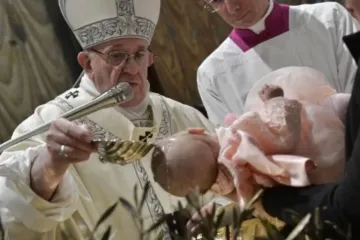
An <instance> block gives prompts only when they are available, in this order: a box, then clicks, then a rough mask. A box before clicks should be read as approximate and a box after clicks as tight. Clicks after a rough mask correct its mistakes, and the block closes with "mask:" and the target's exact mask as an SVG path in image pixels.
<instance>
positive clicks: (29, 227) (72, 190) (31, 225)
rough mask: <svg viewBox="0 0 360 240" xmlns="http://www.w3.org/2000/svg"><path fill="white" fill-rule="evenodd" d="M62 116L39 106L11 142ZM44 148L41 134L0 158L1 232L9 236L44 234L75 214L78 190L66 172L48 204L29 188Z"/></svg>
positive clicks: (51, 106)
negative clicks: (32, 172)
mask: <svg viewBox="0 0 360 240" xmlns="http://www.w3.org/2000/svg"><path fill="white" fill-rule="evenodd" d="M62 113H63V111H62V110H61V108H59V107H57V106H56V105H54V104H50V103H48V104H45V105H42V106H39V107H38V108H36V110H35V112H34V114H33V115H32V116H30V117H29V118H27V119H26V120H25V121H24V122H22V123H21V124H20V125H19V126H18V127H17V128H16V129H15V131H14V133H13V136H12V138H15V137H17V136H19V135H22V134H23V133H25V132H28V131H30V130H33V129H34V128H36V127H37V126H39V125H40V124H43V123H45V122H48V121H50V120H53V119H55V118H57V117H58V116H59V115H60V114H62ZM44 146H45V141H44V134H41V135H38V136H36V137H34V138H31V139H29V140H26V141H23V142H21V143H19V144H16V145H14V146H13V147H11V148H8V149H7V150H6V151H5V152H3V153H2V154H1V156H0V202H1V212H2V214H1V215H2V216H1V217H2V221H3V224H4V227H5V230H6V231H8V232H9V231H11V232H9V233H8V234H9V236H17V234H20V233H21V234H24V233H26V232H28V233H29V234H30V235H31V234H34V233H36V232H37V233H45V232H48V231H50V230H52V229H54V228H55V227H56V226H57V225H58V224H59V223H61V222H63V221H65V220H66V219H68V218H69V217H70V216H71V215H72V214H73V213H74V211H75V206H76V203H77V199H78V189H77V185H76V183H75V181H74V179H73V177H72V176H71V174H70V173H69V171H68V172H67V173H66V174H65V175H64V178H63V179H62V181H61V183H60V185H59V186H58V188H57V190H56V193H55V195H54V197H53V199H52V201H51V202H48V201H46V200H44V199H42V198H41V197H39V196H37V195H36V194H35V193H34V192H33V191H32V189H31V188H30V169H31V166H32V164H33V162H34V160H35V159H36V158H37V157H38V155H39V153H40V151H42V150H43V148H44ZM4 213H5V214H4ZM19 239H21V238H19Z"/></svg>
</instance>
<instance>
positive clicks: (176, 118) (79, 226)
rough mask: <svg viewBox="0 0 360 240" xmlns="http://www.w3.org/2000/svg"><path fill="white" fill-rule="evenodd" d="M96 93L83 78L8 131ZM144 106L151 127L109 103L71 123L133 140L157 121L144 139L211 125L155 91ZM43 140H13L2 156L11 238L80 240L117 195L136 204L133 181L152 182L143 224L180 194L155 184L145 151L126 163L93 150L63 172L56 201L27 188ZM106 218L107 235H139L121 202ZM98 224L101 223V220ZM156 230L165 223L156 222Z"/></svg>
mask: <svg viewBox="0 0 360 240" xmlns="http://www.w3.org/2000/svg"><path fill="white" fill-rule="evenodd" d="M97 95H98V93H97V92H96V89H94V88H93V86H92V84H91V83H89V82H86V81H83V82H82V83H81V85H80V87H79V88H73V89H70V90H68V91H66V92H65V93H63V94H61V95H60V96H58V97H57V98H55V99H54V100H53V101H50V102H48V103H46V104H44V105H42V106H39V107H37V108H36V110H35V112H34V114H33V115H32V116H30V117H29V118H28V119H26V120H25V121H24V122H22V123H21V124H20V125H19V126H18V127H17V128H16V130H15V132H14V134H13V136H12V137H13V138H14V137H17V136H19V135H21V134H23V133H25V132H28V131H30V130H32V129H34V128H35V127H36V126H38V125H40V124H42V123H44V122H48V121H51V120H54V119H56V118H57V117H58V116H60V115H61V114H63V113H64V112H66V111H68V110H70V109H71V108H73V107H76V106H79V105H80V104H83V103H85V102H88V101H90V100H91V99H93V98H94V97H95V96H97ZM150 106H151V109H152V111H153V123H154V124H153V126H150V125H149V120H148V119H147V120H146V119H145V120H141V119H138V120H136V121H135V120H134V122H136V125H138V126H139V125H140V126H143V127H136V126H135V125H134V124H133V123H132V122H130V121H129V120H128V119H127V118H125V117H124V116H123V115H122V114H121V113H120V112H119V111H117V110H115V109H114V108H109V109H104V110H100V111H98V112H96V113H93V114H91V115H89V116H87V117H86V118H83V119H81V120H78V121H77V123H79V124H87V125H88V126H90V127H91V128H92V130H93V131H94V135H95V136H100V137H101V136H102V137H104V136H110V137H119V138H121V139H128V140H139V138H140V137H141V136H143V135H145V134H146V132H147V131H149V130H152V129H153V127H154V126H155V127H156V131H155V133H154V134H153V136H152V137H150V138H148V140H149V142H153V141H154V140H155V139H160V138H163V137H166V136H169V135H172V134H174V133H175V132H177V131H180V130H185V129H187V128H189V127H205V128H206V129H207V130H208V131H210V132H213V131H214V129H213V125H212V124H211V123H210V122H209V121H208V120H207V119H206V118H205V117H203V115H201V114H200V113H199V112H198V111H197V110H195V109H194V108H192V107H189V106H186V105H183V104H181V103H178V102H176V101H174V100H171V99H168V98H165V97H162V96H160V95H158V94H154V93H151V94H150ZM150 122H151V121H150ZM43 147H44V134H42V135H38V136H36V137H34V138H32V139H29V140H27V141H24V142H22V143H20V144H17V145H15V146H13V147H11V148H9V149H7V150H6V151H5V152H4V153H3V154H2V155H1V156H0V206H1V217H2V221H3V224H4V227H5V229H6V231H7V234H8V235H9V239H34V240H35V239H36V240H42V239H44V240H45V239H46V240H55V239H56V240H58V239H67V238H66V237H62V235H61V233H60V230H61V229H62V230H64V231H65V232H66V233H67V234H69V235H70V236H72V237H73V238H72V239H84V238H82V237H81V234H84V233H86V229H88V230H89V229H90V230H92V229H93V228H94V224H95V223H96V222H97V221H98V220H99V217H100V215H101V214H102V213H103V212H104V211H105V210H106V209H107V208H108V207H109V206H110V205H111V204H113V203H114V202H115V201H116V200H117V199H118V198H119V197H120V196H121V197H123V198H125V199H127V200H128V201H130V202H131V203H134V201H133V189H134V185H135V184H138V185H139V189H142V188H143V187H144V184H145V182H146V181H147V180H149V181H150V182H151V184H152V188H151V190H150V192H149V193H150V194H149V196H148V198H147V200H146V204H145V206H144V210H143V213H142V214H143V217H144V218H145V225H146V226H147V227H149V226H150V225H151V224H153V222H154V221H156V220H157V219H158V218H159V217H160V216H161V214H162V212H163V211H165V212H172V211H173V210H174V208H173V207H174V206H177V205H176V203H177V201H178V200H183V199H180V198H177V197H173V196H170V195H169V194H168V193H166V192H164V191H163V190H162V189H161V187H160V186H159V185H158V184H156V183H154V181H153V176H152V173H151V170H150V159H149V157H150V155H151V154H149V155H148V156H147V157H145V158H144V159H142V160H141V161H139V162H138V163H134V164H132V165H127V166H120V165H114V164H103V163H101V162H100V161H99V160H98V155H97V154H92V155H91V157H90V159H89V160H88V161H86V162H83V163H78V164H74V165H73V167H71V168H70V169H69V170H68V171H67V173H66V175H65V176H64V178H63V180H62V182H61V184H60V186H59V189H58V191H57V192H56V195H55V197H54V200H53V201H52V202H47V201H45V200H43V199H41V198H40V197H38V196H37V195H36V194H35V193H34V192H33V191H32V190H31V188H30V187H29V176H30V167H31V164H32V162H33V161H34V159H36V157H37V156H38V154H39V151H40V150H41V149H42V148H43ZM139 194H140V190H139ZM110 219H111V220H110V222H108V223H109V224H112V226H113V228H112V230H113V231H112V232H113V233H114V234H113V235H114V236H113V237H112V238H111V239H138V232H137V230H136V227H135V225H134V223H133V220H132V218H131V216H130V215H129V213H128V212H126V210H125V209H124V208H123V207H121V206H120V205H119V207H118V208H117V210H116V211H115V212H114V213H113V215H112V216H111V218H110ZM86 226H87V227H86ZM104 226H105V227H107V224H105V225H104ZM161 230H164V231H165V230H166V229H165V227H161ZM101 231H102V232H103V231H104V228H102V229H101ZM101 231H100V232H101Z"/></svg>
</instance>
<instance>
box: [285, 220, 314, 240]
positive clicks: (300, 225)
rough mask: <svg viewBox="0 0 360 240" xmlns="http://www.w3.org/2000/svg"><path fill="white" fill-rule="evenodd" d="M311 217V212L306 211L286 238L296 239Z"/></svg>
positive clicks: (288, 239) (287, 239) (289, 239)
mask: <svg viewBox="0 0 360 240" xmlns="http://www.w3.org/2000/svg"><path fill="white" fill-rule="evenodd" d="M310 219H311V214H310V213H308V214H307V215H306V216H305V217H304V218H303V219H302V220H301V221H300V222H299V223H298V225H297V226H296V227H295V228H294V229H293V230H292V231H291V233H290V234H289V236H288V237H287V238H286V240H294V239H296V238H297V237H298V236H299V235H300V234H301V233H302V231H303V230H304V229H305V227H306V226H307V225H308V224H309V222H310Z"/></svg>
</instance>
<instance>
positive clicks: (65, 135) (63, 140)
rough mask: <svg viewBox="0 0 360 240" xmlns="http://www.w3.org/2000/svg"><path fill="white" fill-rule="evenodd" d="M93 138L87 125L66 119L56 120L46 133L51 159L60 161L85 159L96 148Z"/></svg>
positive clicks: (69, 161)
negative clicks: (92, 141) (80, 124)
mask: <svg viewBox="0 0 360 240" xmlns="http://www.w3.org/2000/svg"><path fill="white" fill-rule="evenodd" d="M91 140H92V135H91V132H90V131H89V130H88V129H86V127H84V126H79V125H76V124H75V123H72V122H70V121H68V120H66V119H59V120H56V121H55V122H54V123H53V124H51V126H50V128H49V130H48V132H47V134H46V148H47V151H48V154H49V157H50V159H49V160H50V161H56V162H59V163H74V162H81V161H85V160H87V159H89V157H90V154H91V153H92V152H94V151H95V150H96V148H95V145H94V144H92V143H91Z"/></svg>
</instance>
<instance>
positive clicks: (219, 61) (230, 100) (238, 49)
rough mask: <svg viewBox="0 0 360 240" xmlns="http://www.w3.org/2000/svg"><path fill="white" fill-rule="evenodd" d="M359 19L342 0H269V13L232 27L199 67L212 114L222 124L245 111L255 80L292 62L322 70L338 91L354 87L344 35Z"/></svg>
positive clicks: (199, 79)
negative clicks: (290, 1)
mask: <svg viewBox="0 0 360 240" xmlns="http://www.w3.org/2000/svg"><path fill="white" fill-rule="evenodd" d="M358 30H359V25H358V23H357V22H356V21H355V20H354V19H353V18H352V17H351V15H350V14H349V13H348V12H347V11H346V9H345V8H344V7H342V6H341V5H340V4H338V3H333V2H327V3H318V4H309V5H299V6H287V5H280V4H278V3H276V2H273V0H270V7H269V9H268V12H267V13H266V15H265V16H264V17H263V19H261V20H260V21H259V22H258V23H257V24H255V25H254V26H253V27H251V28H250V29H233V31H232V33H231V34H230V35H229V37H228V38H227V39H225V41H224V42H223V43H222V44H221V45H220V46H219V47H218V48H217V49H216V50H215V51H214V52H213V53H211V55H209V56H208V57H207V58H206V59H205V60H204V61H203V63H202V64H201V65H200V67H199V69H198V76H197V82H198V89H199V93H200V96H201V99H202V101H203V104H204V106H205V108H206V110H207V113H208V116H209V119H210V120H211V121H212V122H214V123H215V124H220V125H222V124H223V120H224V116H225V115H226V114H227V113H236V114H242V113H243V112H244V103H245V99H246V97H247V94H248V92H249V90H250V89H251V88H252V87H253V84H254V83H255V82H256V81H257V80H259V79H260V78H261V77H263V76H265V75H266V74H268V73H269V72H272V71H274V70H277V69H279V68H283V67H288V66H305V67H306V66H307V67H312V68H314V69H316V70H318V71H321V72H322V73H323V74H325V76H326V77H327V79H328V81H329V82H330V84H331V85H332V86H333V87H334V88H335V89H336V90H337V91H339V92H350V90H351V88H352V83H353V78H354V77H355V71H356V69H357V66H356V63H355V61H354V60H353V58H352V56H351V54H350V52H349V50H348V49H347V48H346V46H345V44H344V43H343V41H342V37H343V36H344V35H348V34H351V33H354V32H357V31H358Z"/></svg>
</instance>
